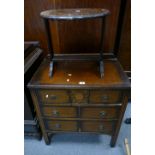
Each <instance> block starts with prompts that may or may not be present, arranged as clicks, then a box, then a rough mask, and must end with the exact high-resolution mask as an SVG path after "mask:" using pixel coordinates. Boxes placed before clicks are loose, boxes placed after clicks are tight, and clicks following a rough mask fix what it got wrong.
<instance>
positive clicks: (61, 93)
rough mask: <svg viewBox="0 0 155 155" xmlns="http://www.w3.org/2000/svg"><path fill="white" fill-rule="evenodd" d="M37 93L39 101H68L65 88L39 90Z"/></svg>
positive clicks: (49, 102)
mask: <svg viewBox="0 0 155 155" xmlns="http://www.w3.org/2000/svg"><path fill="white" fill-rule="evenodd" d="M38 94H39V97H40V100H41V103H45V104H46V103H48V104H52V103H53V104H57V103H69V95H68V91H67V90H39V91H38Z"/></svg>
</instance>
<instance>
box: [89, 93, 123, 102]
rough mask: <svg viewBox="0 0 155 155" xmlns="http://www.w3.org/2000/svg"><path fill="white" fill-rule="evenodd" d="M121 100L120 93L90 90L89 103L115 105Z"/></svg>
mask: <svg viewBox="0 0 155 155" xmlns="http://www.w3.org/2000/svg"><path fill="white" fill-rule="evenodd" d="M120 99H121V92H120V91H115V90H91V91H90V99H89V100H90V103H115V102H119V101H120Z"/></svg>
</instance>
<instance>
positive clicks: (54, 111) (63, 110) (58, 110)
mask: <svg viewBox="0 0 155 155" xmlns="http://www.w3.org/2000/svg"><path fill="white" fill-rule="evenodd" d="M41 112H42V115H43V116H45V117H56V118H59V117H67V118H70V117H77V110H76V108H75V107H42V108H41Z"/></svg>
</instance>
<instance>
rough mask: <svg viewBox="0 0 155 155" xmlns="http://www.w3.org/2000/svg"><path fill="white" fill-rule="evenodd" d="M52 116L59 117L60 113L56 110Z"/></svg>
mask: <svg viewBox="0 0 155 155" xmlns="http://www.w3.org/2000/svg"><path fill="white" fill-rule="evenodd" d="M52 114H53V115H54V116H59V114H60V113H59V111H56V110H54V111H53V112H52Z"/></svg>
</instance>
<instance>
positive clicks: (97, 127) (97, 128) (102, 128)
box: [81, 121, 115, 134]
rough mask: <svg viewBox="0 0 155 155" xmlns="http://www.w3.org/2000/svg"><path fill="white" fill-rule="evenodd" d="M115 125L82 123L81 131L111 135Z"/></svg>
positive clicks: (107, 122)
mask: <svg viewBox="0 0 155 155" xmlns="http://www.w3.org/2000/svg"><path fill="white" fill-rule="evenodd" d="M114 125H115V123H114V122H112V121H82V122H81V130H82V131H84V132H103V133H107V134H111V133H112V131H113V128H114Z"/></svg>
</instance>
